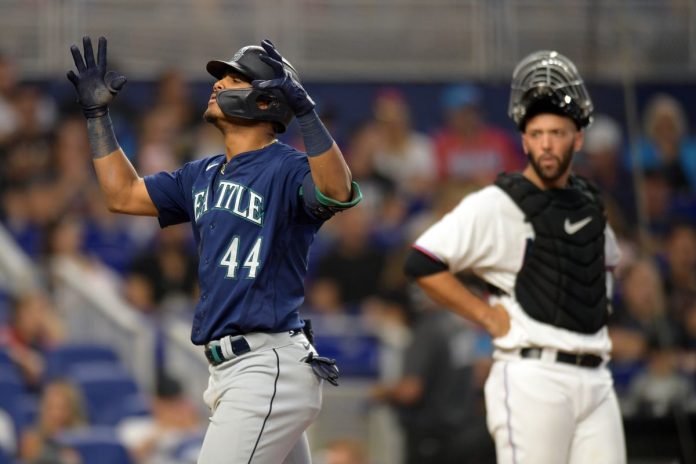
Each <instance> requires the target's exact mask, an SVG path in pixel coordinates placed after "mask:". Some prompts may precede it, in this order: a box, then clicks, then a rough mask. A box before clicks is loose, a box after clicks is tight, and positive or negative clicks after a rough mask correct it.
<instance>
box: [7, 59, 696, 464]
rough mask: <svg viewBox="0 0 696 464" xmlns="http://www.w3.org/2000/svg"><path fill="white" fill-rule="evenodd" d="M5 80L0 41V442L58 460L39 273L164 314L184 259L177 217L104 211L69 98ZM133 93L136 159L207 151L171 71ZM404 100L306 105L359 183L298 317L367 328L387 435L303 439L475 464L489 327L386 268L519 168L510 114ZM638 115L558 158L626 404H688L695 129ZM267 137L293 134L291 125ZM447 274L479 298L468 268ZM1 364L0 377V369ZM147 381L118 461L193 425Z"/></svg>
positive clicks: (455, 101) (185, 275)
mask: <svg viewBox="0 0 696 464" xmlns="http://www.w3.org/2000/svg"><path fill="white" fill-rule="evenodd" d="M18 76H19V70H18V69H16V66H15V63H13V62H12V60H10V59H9V58H8V57H3V56H0V160H1V161H0V220H1V221H2V224H3V226H4V227H5V228H6V229H7V230H8V231H9V233H10V234H11V235H12V237H13V238H14V239H15V240H16V242H17V244H18V245H19V246H20V247H21V249H22V250H24V252H25V253H26V254H27V255H28V256H29V257H31V259H32V260H33V261H34V262H35V263H36V264H37V265H38V268H39V269H41V272H42V291H41V292H36V291H33V292H32V293H31V294H21V293H20V294H11V293H10V291H8V290H5V291H4V292H3V291H0V350H1V351H0V353H2V356H5V357H6V358H7V359H8V364H11V365H12V367H13V368H14V369H15V370H16V371H17V372H18V374H19V378H20V380H21V383H22V388H24V389H25V390H26V392H27V393H28V395H29V396H30V397H33V398H34V399H35V403H34V407H33V409H32V408H31V407H28V408H27V409H28V411H29V412H28V413H26V414H25V415H26V416H27V420H26V421H25V423H23V424H22V426H21V427H19V426H16V425H17V424H13V423H12V417H9V418H8V415H7V414H3V410H2V406H1V405H2V403H0V450H3V451H2V452H4V454H5V455H8V456H14V455H16V456H19V457H21V458H22V459H23V460H24V462H27V463H44V464H47V463H54V464H71V463H75V462H79V461H80V457H79V456H78V455H77V454H75V453H74V452H71V451H70V449H69V448H63V447H61V446H58V445H57V443H59V442H58V441H56V440H55V437H56V435H57V434H58V433H59V432H61V431H65V430H69V429H73V428H77V427H80V426H84V425H85V424H88V423H89V422H90V420H91V418H90V414H89V413H88V412H86V411H85V407H84V401H85V399H84V398H82V396H83V395H84V392H82V391H80V389H79V388H78V387H77V386H76V383H75V382H71V381H70V379H64V378H51V376H48V375H47V374H46V366H47V365H48V363H47V362H46V358H47V357H48V356H49V354H50V353H51V352H52V350H54V349H55V348H56V347H59V346H61V345H63V344H67V343H69V342H70V340H69V337H68V336H67V331H66V328H65V321H64V320H61V311H60V308H57V307H56V306H57V305H56V302H55V301H54V299H53V296H52V292H53V290H54V286H55V282H54V278H53V277H52V275H53V272H52V271H53V270H55V268H56V267H57V266H62V265H64V264H65V263H66V262H71V263H72V264H74V265H77V266H80V267H82V268H84V269H86V270H88V271H89V274H90V276H92V277H93V278H94V279H98V280H100V281H102V282H106V283H107V284H108V285H110V286H112V287H113V288H115V289H117V290H118V292H120V294H121V295H122V296H123V298H124V299H125V300H127V301H128V302H129V304H130V305H131V306H133V307H134V308H135V309H136V310H137V311H139V312H140V313H141V314H142V316H143V318H144V319H145V320H147V321H149V322H150V323H152V324H153V326H155V327H157V325H158V324H160V323H161V322H162V321H163V320H166V319H167V318H172V317H175V318H183V319H185V320H187V321H188V320H190V318H191V316H192V311H193V308H194V306H195V301H196V299H197V291H198V289H197V285H196V266H197V257H196V252H195V246H194V244H193V240H192V235H191V231H190V229H189V227H188V225H182V226H176V227H170V228H167V229H164V230H160V229H159V227H158V224H157V221H156V220H154V219H151V218H134V217H127V216H120V215H115V214H112V213H109V212H108V211H107V209H106V207H105V205H104V202H103V201H102V197H101V194H100V192H99V188H98V185H97V184H96V179H95V176H94V173H93V169H92V166H91V156H90V150H89V145H88V142H87V137H86V126H85V123H84V118H83V116H82V115H81V114H80V113H76V110H77V105H76V104H75V103H74V101H73V100H72V99H71V98H63V99H61V98H58V97H57V96H55V95H51V94H50V93H49V92H47V91H46V90H45V89H44V88H43V87H42V86H40V85H33V84H31V83H26V82H23V81H21V80H20V79H19V77H18ZM152 89H153V90H152V92H151V96H152V98H151V101H150V102H147V104H146V105H142V106H143V107H142V108H138V110H137V111H135V110H134V108H132V107H130V106H129V104H128V103H127V102H125V101H120V102H119V100H117V103H116V104H115V105H114V106H113V108H112V109H111V115H112V118H113V120H114V126H115V129H116V132H117V137H118V139H119V141H120V143H121V145H122V146H123V148H124V150H125V151H126V153H127V155H128V156H129V157H131V161H132V162H133V164H134V165H135V166H136V168H137V170H138V172H139V174H140V175H147V174H151V173H155V172H158V171H161V170H167V171H171V170H175V169H176V168H177V167H179V166H180V165H181V164H183V163H184V162H186V161H190V160H193V159H197V158H199V157H203V156H208V155H211V154H217V153H219V152H220V151H221V150H222V144H221V140H219V138H218V133H217V131H216V130H215V129H214V128H213V127H212V126H210V125H208V124H207V123H204V122H203V120H202V118H201V112H202V108H198V107H197V106H196V105H195V104H194V103H193V98H192V96H191V89H190V84H189V83H188V82H187V81H186V80H185V78H184V77H183V76H182V75H181V74H179V73H178V72H176V71H173V70H172V71H167V72H164V73H162V75H161V76H160V78H159V79H158V80H157V81H156V82H154V83H153V84H152ZM408 97H409V96H408V95H405V94H404V93H402V92H401V91H399V90H398V89H396V88H390V87H385V88H382V89H380V90H379V91H378V92H376V93H375V95H374V99H373V101H372V106H371V107H370V108H369V109H367V111H366V114H365V115H364V118H362V121H361V122H360V123H359V124H354V125H353V127H350V128H348V129H346V127H345V126H346V125H345V124H342V122H344V121H345V120H347V119H351V120H355V117H354V115H351V118H348V117H347V115H341V114H337V113H336V112H330V111H328V110H329V109H330V108H326V110H327V111H326V112H325V113H324V114H323V115H322V116H323V117H324V120H325V122H326V124H327V126H329V128H330V129H333V130H334V135H335V136H336V138H337V140H338V141H339V143H340V145H341V147H342V149H343V151H344V154H345V156H346V159H347V160H348V163H349V165H350V167H351V170H352V173H353V177H354V179H355V180H356V181H358V182H359V184H360V186H361V189H362V191H363V194H364V198H365V199H364V201H363V202H362V203H361V205H360V206H359V207H357V208H353V209H351V210H349V211H346V212H344V213H341V214H339V215H337V216H336V217H335V218H333V219H332V220H331V221H330V222H328V223H327V224H326V225H325V226H324V227H323V228H322V230H321V232H320V234H319V236H318V237H317V241H316V243H315V246H314V248H313V251H312V255H311V257H310V258H311V259H310V267H309V276H308V279H307V299H306V302H305V308H304V309H303V315H304V316H305V317H309V318H312V319H313V320H314V321H315V331H317V332H318V333H321V330H322V328H325V329H326V330H329V329H330V328H331V327H332V326H333V327H334V328H335V327H337V326H339V327H340V324H341V321H342V320H345V317H351V318H358V319H360V320H362V321H363V323H364V326H365V327H367V328H369V330H370V331H371V332H372V335H373V336H374V337H375V339H376V340H377V343H378V345H379V347H380V354H379V356H380V358H379V369H378V372H377V374H376V376H375V378H374V386H373V388H372V389H371V392H370V394H371V397H370V401H371V406H372V407H373V408H375V409H379V408H381V409H383V411H384V420H385V421H387V422H388V423H390V424H392V425H393V427H395V428H396V429H398V430H399V432H400V435H401V437H402V438H401V440H397V443H396V444H395V446H394V447H393V448H390V449H391V451H390V453H391V454H389V456H388V457H387V456H368V455H367V452H366V449H367V445H368V444H367V443H362V442H360V441H356V440H354V439H353V438H352V437H344V438H342V439H339V440H337V441H335V442H332V443H329V444H327V445H326V447H325V448H323V449H322V450H320V453H319V454H320V455H319V456H318V457H317V460H318V461H319V462H321V463H324V464H341V463H353V464H357V463H365V464H367V463H375V464H377V463H380V462H382V463H384V464H392V463H398V462H405V463H409V464H411V463H416V462H422V463H424V462H426V461H423V460H422V459H421V460H420V461H419V460H416V459H415V458H414V456H427V455H430V456H433V460H432V461H428V462H449V461H447V460H446V459H447V458H446V456H459V459H458V460H457V461H456V462H460V463H465V462H471V463H474V462H490V457H491V453H492V452H493V451H492V442H491V441H490V439H489V438H487V432H486V429H485V418H484V417H485V416H484V414H483V405H482V387H483V380H484V379H485V378H486V374H487V369H488V367H489V365H490V353H491V343H490V340H489V338H488V337H487V335H486V334H485V333H484V332H483V331H482V330H481V329H480V328H478V327H474V326H472V325H470V324H468V323H466V322H465V321H463V320H461V319H459V318H457V317H455V316H453V315H451V314H450V313H448V312H446V311H443V310H442V309H441V308H438V307H436V306H435V305H434V304H433V303H432V302H431V301H429V300H428V299H427V298H425V297H424V296H423V295H422V294H420V293H419V291H418V290H416V289H415V288H414V287H413V286H412V285H410V284H409V282H408V281H407V280H406V279H405V277H404V275H403V273H402V271H401V266H402V263H403V257H404V255H405V253H406V251H407V250H408V247H409V245H410V243H411V242H412V241H413V240H414V239H415V238H416V237H417V236H418V234H419V233H420V232H421V231H423V230H424V228H425V227H427V226H428V225H430V224H431V223H433V222H434V221H435V220H437V219H438V218H439V217H441V216H442V215H443V214H445V213H446V212H447V211H448V210H450V209H451V208H452V207H453V206H454V205H456V204H457V203H458V202H459V201H460V200H461V199H462V198H463V197H464V196H465V195H466V194H467V193H469V192H471V191H473V190H474V189H477V188H479V187H482V186H484V185H487V184H488V183H490V182H491V181H493V180H494V179H495V176H496V175H497V174H498V173H499V172H501V171H514V170H519V169H521V168H522V167H523V166H524V164H525V158H524V155H523V153H522V151H521V148H520V144H519V140H518V139H519V137H518V136H517V135H516V134H515V133H514V132H513V131H512V126H510V127H509V128H504V127H497V126H496V125H495V124H493V123H491V122H490V121H489V120H487V118H486V113H485V112H484V111H482V110H483V108H484V107H485V105H486V102H485V98H484V92H483V91H482V89H481V88H479V87H477V86H475V85H448V86H444V87H443V91H442V94H441V101H440V108H441V111H442V121H443V123H442V125H441V126H440V127H438V128H436V129H435V130H432V131H428V132H427V133H426V132H423V131H419V130H418V129H417V128H416V127H415V125H414V123H413V120H412V117H411V115H412V112H413V111H414V110H415V108H414V107H413V106H412V105H411V104H410V103H409V98H408ZM598 106H600V108H601V105H598ZM143 108H144V109H143ZM320 109H321V108H320ZM641 117H642V124H643V126H642V127H641V130H640V134H641V137H640V140H637V141H636V143H631V144H629V143H628V142H629V140H628V134H627V132H626V130H625V127H624V126H623V125H622V123H621V122H619V121H617V120H615V119H613V118H611V117H609V116H607V115H603V114H599V115H596V117H595V121H594V123H593V125H592V126H591V127H590V128H589V129H588V131H587V133H586V140H585V148H584V150H583V152H582V153H580V154H578V155H577V156H576V160H575V163H576V164H575V166H576V172H577V173H579V174H582V175H584V176H586V177H588V178H589V179H590V180H592V181H593V182H594V183H596V184H597V185H598V186H599V187H600V188H601V189H602V190H603V192H604V193H605V206H606V210H607V213H608V216H609V221H610V223H611V225H612V226H613V228H614V230H615V231H616V232H617V235H618V238H619V240H620V244H621V247H622V249H623V261H622V263H621V265H620V267H619V268H618V269H616V275H617V282H616V289H615V290H616V295H615V298H614V301H613V305H612V306H613V307H612V311H613V314H612V317H611V321H610V332H611V336H612V340H613V343H614V353H613V361H612V365H611V367H612V369H613V372H614V376H615V380H616V386H617V392H618V393H619V396H620V399H621V402H622V408H623V414H624V415H625V416H626V417H627V418H631V417H664V416H666V415H669V414H671V413H672V412H673V411H674V408H678V409H679V410H681V411H691V412H694V413H696V137H695V136H694V131H693V125H692V124H691V122H690V121H689V120H688V117H687V114H686V111H685V110H684V108H683V107H682V106H681V104H680V102H679V101H678V100H677V99H675V98H674V97H673V96H670V95H668V94H656V95H654V96H653V97H652V98H651V99H650V101H649V102H648V104H647V106H646V108H645V110H644V111H643V112H642V114H641ZM284 141H286V143H290V144H293V145H296V146H298V148H302V146H301V139H300V138H299V137H298V136H297V133H296V132H293V131H290V132H289V133H288V134H287V135H284ZM636 167H640V169H639V170H637V169H635V168H636ZM636 172H639V173H640V175H638V176H635V175H634V174H635V173H636ZM461 278H462V279H463V280H464V281H465V282H467V283H468V284H470V285H471V287H472V288H474V289H476V291H478V292H480V293H481V294H482V295H483V294H485V291H486V289H485V286H483V285H481V283H480V282H478V281H477V279H476V278H475V276H471V275H463V276H461ZM2 366H3V365H2V364H0V383H2V380H3V379H2V376H3V375H5V374H6V373H7V372H9V370H7V371H6V370H2V369H4V368H3V367H2ZM8 369H9V368H8ZM8 375H9V374H8ZM160 377H161V378H160V381H159V382H158V383H157V387H156V389H155V391H152V392H145V393H146V394H147V395H148V408H147V414H144V415H140V416H138V417H137V421H135V422H133V423H130V424H127V425H128V427H125V429H124V430H123V431H122V433H120V435H119V437H120V440H121V441H122V443H123V444H125V445H126V448H127V449H128V451H129V453H130V456H131V458H132V459H133V462H135V463H143V464H152V463H156V462H175V461H174V460H173V458H171V456H170V457H167V458H164V461H162V459H163V458H162V455H161V453H160V454H158V452H161V451H162V449H163V448H166V447H165V445H164V444H163V442H165V441H166V440H169V439H171V436H172V435H171V433H170V434H167V433H165V431H169V432H171V431H172V430H175V431H190V430H199V429H200V427H202V425H201V424H202V423H204V422H205V418H202V417H200V416H198V415H197V414H196V412H195V410H194V409H192V408H191V407H190V405H188V404H187V401H186V399H185V398H183V397H182V394H181V388H180V385H178V381H177V379H172V378H169V377H168V376H167V375H166V372H163V373H162V375H161V376H160ZM0 388H1V387H0ZM10 416H11V415H10ZM177 436H178V435H177ZM184 436H187V437H188V435H187V434H184ZM194 436H195V434H194ZM2 452H0V462H3V459H2V457H1V456H2ZM395 456H397V457H395ZM438 456H439V457H438ZM181 459H182V460H181V462H189V461H186V460H185V458H183V457H182V458H181ZM395 459H398V460H395ZM190 462H195V459H194V460H193V461H190Z"/></svg>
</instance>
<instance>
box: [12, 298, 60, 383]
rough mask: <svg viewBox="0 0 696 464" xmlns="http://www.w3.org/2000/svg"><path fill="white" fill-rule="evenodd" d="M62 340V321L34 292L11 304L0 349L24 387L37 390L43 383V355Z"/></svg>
mask: <svg viewBox="0 0 696 464" xmlns="http://www.w3.org/2000/svg"><path fill="white" fill-rule="evenodd" d="M65 337H66V333H65V328H64V325H63V321H62V320H61V318H60V317H59V315H58V313H57V312H56V309H55V308H54V307H53V305H52V303H51V301H50V300H49V298H48V296H47V295H45V294H42V293H39V292H33V293H27V294H24V295H20V296H19V297H17V298H16V299H15V300H14V302H13V303H12V307H11V310H10V320H9V325H8V326H7V327H6V329H5V331H4V333H3V332H0V346H4V347H6V349H7V351H8V354H9V356H10V358H11V359H12V361H13V362H14V363H15V364H16V365H17V366H18V367H19V369H20V372H21V374H22V376H23V377H24V380H25V382H26V385H27V387H28V388H29V389H31V390H38V389H39V388H40V387H41V384H42V381H43V373H44V369H45V362H44V355H45V353H46V352H47V351H48V350H49V349H51V348H52V347H54V346H56V345H59V344H60V343H62V342H63V341H64V340H65Z"/></svg>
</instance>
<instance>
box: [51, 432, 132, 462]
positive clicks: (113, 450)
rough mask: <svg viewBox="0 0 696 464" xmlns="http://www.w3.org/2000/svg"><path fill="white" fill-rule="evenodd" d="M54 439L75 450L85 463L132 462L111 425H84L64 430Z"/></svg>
mask: <svg viewBox="0 0 696 464" xmlns="http://www.w3.org/2000/svg"><path fill="white" fill-rule="evenodd" d="M56 441H57V442H58V443H59V444H60V445H62V446H66V447H69V448H72V449H74V450H75V451H77V452H78V453H79V455H80V457H81V458H82V462H84V463H85V464H91V463H95V464H96V463H99V464H133V461H132V460H131V458H130V456H129V455H128V452H127V451H126V448H125V447H124V446H123V444H122V443H121V442H120V441H119V440H118V438H117V437H116V433H115V431H114V429H113V428H111V427H86V428H84V429H79V430H75V431H69V432H64V433H62V434H60V435H59V436H58V437H57V440H56Z"/></svg>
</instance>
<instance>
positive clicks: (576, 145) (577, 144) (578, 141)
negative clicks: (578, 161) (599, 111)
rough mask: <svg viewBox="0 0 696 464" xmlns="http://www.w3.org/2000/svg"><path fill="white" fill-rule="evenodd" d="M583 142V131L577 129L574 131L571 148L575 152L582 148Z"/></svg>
mask: <svg viewBox="0 0 696 464" xmlns="http://www.w3.org/2000/svg"><path fill="white" fill-rule="evenodd" d="M584 143H585V131H584V130H579V131H577V132H576V133H575V140H574V142H573V150H574V151H575V153H577V152H579V151H580V150H582V146H583V144H584Z"/></svg>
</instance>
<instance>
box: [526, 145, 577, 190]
mask: <svg viewBox="0 0 696 464" xmlns="http://www.w3.org/2000/svg"><path fill="white" fill-rule="evenodd" d="M574 153H575V150H574V147H573V145H571V146H570V147H568V150H566V152H565V153H563V154H562V155H561V159H560V161H559V162H558V163H555V164H553V165H552V166H542V165H541V163H540V162H539V160H540V159H541V158H542V157H543V156H545V155H539V156H535V155H534V154H533V153H527V159H528V160H529V164H531V165H532V169H534V172H535V173H536V175H537V176H539V179H541V180H542V181H543V182H544V183H553V182H555V181H557V180H558V179H560V178H561V177H562V176H563V175H564V174H565V173H566V172H568V169H570V163H572V162H573V155H574ZM553 158H554V160H558V158H557V157H555V156H554V157H553Z"/></svg>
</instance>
